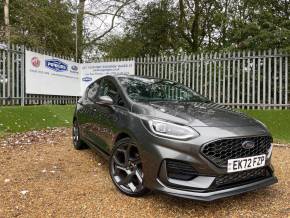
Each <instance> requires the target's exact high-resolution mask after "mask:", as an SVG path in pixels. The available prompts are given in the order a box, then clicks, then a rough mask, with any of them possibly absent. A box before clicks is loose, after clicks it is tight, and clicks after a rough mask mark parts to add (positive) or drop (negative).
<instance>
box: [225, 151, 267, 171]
mask: <svg viewBox="0 0 290 218" xmlns="http://www.w3.org/2000/svg"><path fill="white" fill-rule="evenodd" d="M265 163H266V155H265V154H262V155H257V156H252V157H244V158H237V159H229V160H228V173H232V172H239V171H244V170H250V169H255V168H259V167H263V166H265Z"/></svg>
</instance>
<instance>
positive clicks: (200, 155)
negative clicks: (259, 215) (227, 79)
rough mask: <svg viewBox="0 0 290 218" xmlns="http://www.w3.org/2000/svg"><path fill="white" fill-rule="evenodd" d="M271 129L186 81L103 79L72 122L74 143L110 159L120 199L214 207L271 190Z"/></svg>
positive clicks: (83, 100) (94, 85) (87, 94)
mask: <svg viewBox="0 0 290 218" xmlns="http://www.w3.org/2000/svg"><path fill="white" fill-rule="evenodd" d="M271 142H272V137H271V134H270V133H269V131H268V130H267V128H266V127H265V125H263V124H262V123H261V122H259V121H257V120H254V119H252V118H250V117H248V116H246V115H244V114H242V113H240V112H237V111H234V110H232V109H230V108H227V107H225V106H222V105H219V104H216V103H212V102H210V101H209V100H208V99H207V98H205V97H203V96H201V95H199V94H198V93H196V92H194V91H193V90H191V89H189V88H188V87H186V86H183V85H182V84H180V83H176V82H174V81H170V80H164V79H157V78H147V77H139V76H124V75H122V76H121V75H120V76H105V77H102V78H100V79H98V80H96V81H95V82H93V83H92V84H90V85H89V86H88V88H87V89H86V91H85V94H84V96H83V97H82V98H80V100H79V101H78V103H77V106H76V109H75V113H74V117H73V143H74V147H75V148H76V149H82V148H85V147H87V146H89V147H90V148H92V149H94V150H95V151H96V152H98V153H99V154H101V155H102V156H103V157H105V158H106V159H108V160H109V171H110V175H111V178H112V181H113V183H114V184H115V186H116V187H117V189H118V190H120V191H121V192H122V193H124V194H127V195H129V196H136V197H137V196H142V195H144V194H146V193H148V192H149V191H150V190H152V191H161V192H163V193H167V194H169V195H173V196H178V197H184V198H190V199H196V200H202V201H211V200H215V199H218V198H222V197H227V196H232V195H236V194H240V193H244V192H248V191H252V190H256V189H257V188H262V187H265V186H269V185H272V184H274V183H276V182H277V181H278V180H277V178H276V177H275V175H274V170H273V166H272V165H271V154H272V145H271Z"/></svg>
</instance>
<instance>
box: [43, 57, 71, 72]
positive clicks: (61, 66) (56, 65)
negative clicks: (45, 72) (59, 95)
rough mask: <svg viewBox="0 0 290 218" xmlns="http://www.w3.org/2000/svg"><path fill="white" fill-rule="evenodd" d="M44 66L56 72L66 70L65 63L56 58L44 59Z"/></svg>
mask: <svg viewBox="0 0 290 218" xmlns="http://www.w3.org/2000/svg"><path fill="white" fill-rule="evenodd" d="M45 66H46V67H47V68H49V69H51V70H54V71H56V72H63V71H67V64H65V63H64V62H62V61H60V60H58V59H49V60H45Z"/></svg>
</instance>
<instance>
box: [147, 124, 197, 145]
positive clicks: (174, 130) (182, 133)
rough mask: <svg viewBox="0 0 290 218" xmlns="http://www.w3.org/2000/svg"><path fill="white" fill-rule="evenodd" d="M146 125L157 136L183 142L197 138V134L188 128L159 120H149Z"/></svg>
mask: <svg viewBox="0 0 290 218" xmlns="http://www.w3.org/2000/svg"><path fill="white" fill-rule="evenodd" d="M148 123H149V127H150V130H151V131H152V132H153V133H155V134H156V135H159V136H163V137H167V138H174V139H183V140H185V139H189V138H195V137H197V136H199V134H198V132H196V131H195V130H194V129H192V128H190V127H188V126H182V125H178V124H174V123H169V122H165V121H161V120H149V121H148Z"/></svg>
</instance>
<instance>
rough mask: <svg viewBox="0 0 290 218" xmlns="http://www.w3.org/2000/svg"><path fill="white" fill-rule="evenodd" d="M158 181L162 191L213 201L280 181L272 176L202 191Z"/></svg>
mask: <svg viewBox="0 0 290 218" xmlns="http://www.w3.org/2000/svg"><path fill="white" fill-rule="evenodd" d="M157 181H158V183H159V186H156V187H155V190H158V191H161V192H163V193H166V194H169V195H172V196H177V197H182V198H188V199H194V200H199V201H213V200H216V199H219V198H224V197H229V196H233V195H237V194H241V193H244V192H249V191H254V190H256V189H259V188H263V187H266V186H269V185H272V184H275V183H277V182H278V180H277V178H276V177H275V176H272V177H269V178H265V179H262V180H259V181H256V182H251V183H248V184H245V185H241V186H236V187H233V188H228V189H222V190H217V191H210V192H202V193H200V192H191V191H186V190H180V189H176V188H170V187H167V186H166V185H165V184H163V183H162V182H161V181H160V180H159V179H158V180H157Z"/></svg>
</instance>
